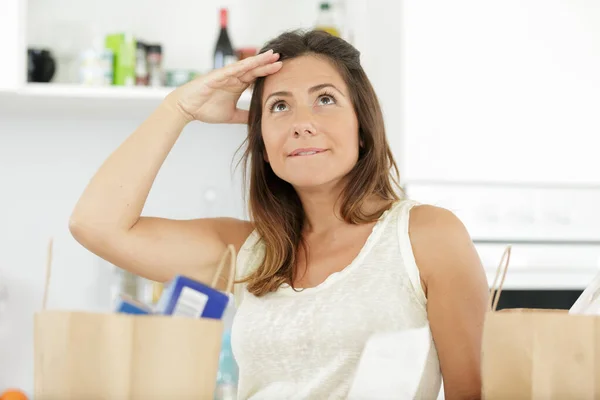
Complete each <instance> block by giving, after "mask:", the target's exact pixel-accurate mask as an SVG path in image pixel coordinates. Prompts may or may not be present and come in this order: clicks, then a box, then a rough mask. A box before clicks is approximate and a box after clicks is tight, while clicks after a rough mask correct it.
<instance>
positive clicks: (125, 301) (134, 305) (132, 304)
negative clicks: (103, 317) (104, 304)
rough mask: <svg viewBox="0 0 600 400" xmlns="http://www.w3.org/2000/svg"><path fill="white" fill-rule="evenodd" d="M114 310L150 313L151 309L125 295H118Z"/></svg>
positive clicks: (142, 313) (141, 313) (129, 312)
mask: <svg viewBox="0 0 600 400" xmlns="http://www.w3.org/2000/svg"><path fill="white" fill-rule="evenodd" d="M115 311H116V312H118V313H124V314H135V315H146V314H152V309H151V308H150V307H148V306H147V305H145V304H143V303H140V302H138V301H135V300H134V299H132V298H130V297H128V296H125V295H121V296H119V298H118V300H117V306H116V310H115Z"/></svg>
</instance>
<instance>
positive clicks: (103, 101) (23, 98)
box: [0, 83, 252, 117]
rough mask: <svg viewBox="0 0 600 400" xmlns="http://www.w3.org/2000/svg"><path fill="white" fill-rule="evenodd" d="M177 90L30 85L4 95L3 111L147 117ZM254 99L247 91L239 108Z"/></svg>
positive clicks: (0, 94)
mask: <svg viewBox="0 0 600 400" xmlns="http://www.w3.org/2000/svg"><path fill="white" fill-rule="evenodd" d="M174 89H175V88H172V87H161V88H151V87H140V86H132V87H124V86H106V87H93V86H81V85H74V84H73V85H69V84H55V83H28V84H25V85H23V86H21V87H20V88H18V89H16V90H12V91H2V92H0V111H6V112H8V113H10V114H14V113H21V112H24V113H30V112H31V111H35V112H36V113H37V114H44V113H50V114H60V115H65V116H69V115H70V116H77V115H80V116H83V115H90V114H92V115H102V116H106V117H121V116H128V115H130V116H143V115H147V114H148V112H150V111H151V109H153V108H154V107H156V106H158V105H159V104H160V102H161V101H162V100H163V99H164V98H165V97H166V96H167V95H168V94H169V93H170V92H171V91H173V90H174ZM251 96H252V91H251V90H246V91H245V92H244V93H243V94H242V96H241V97H240V99H239V101H238V107H240V108H243V109H246V110H247V109H248V108H249V107H250V99H251Z"/></svg>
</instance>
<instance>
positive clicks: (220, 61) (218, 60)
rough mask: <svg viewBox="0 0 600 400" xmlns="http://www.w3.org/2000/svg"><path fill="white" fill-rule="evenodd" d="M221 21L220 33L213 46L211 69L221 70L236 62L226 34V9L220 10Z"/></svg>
mask: <svg viewBox="0 0 600 400" xmlns="http://www.w3.org/2000/svg"><path fill="white" fill-rule="evenodd" d="M220 17H221V18H220V19H221V31H220V32H219V38H218V39H217V45H216V46H215V53H214V59H213V61H214V62H213V68H215V69H216V68H221V67H224V66H225V65H228V64H231V63H233V62H235V61H236V56H235V52H234V51H233V46H232V45H231V41H230V40H229V34H228V32H227V9H226V8H221V10H220Z"/></svg>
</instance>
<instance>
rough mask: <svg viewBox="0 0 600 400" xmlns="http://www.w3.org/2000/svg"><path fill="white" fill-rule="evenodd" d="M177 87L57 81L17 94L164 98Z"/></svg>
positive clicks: (243, 101) (244, 102)
mask: <svg viewBox="0 0 600 400" xmlns="http://www.w3.org/2000/svg"><path fill="white" fill-rule="evenodd" d="M174 89H175V88H173V87H161V88H152V87H144V86H82V85H69V84H55V83H28V84H26V85H24V86H23V87H22V88H21V89H18V90H17V94H18V95H21V96H27V97H56V98H78V99H113V100H119V99H123V100H136V99H140V100H144V99H146V100H162V99H164V98H165V97H166V96H167V95H168V94H169V93H171V91H173V90H174ZM251 96H252V92H251V90H246V91H245V92H244V93H242V96H241V97H240V100H239V102H238V105H239V106H240V107H242V106H246V108H247V106H248V105H249V104H250V98H251Z"/></svg>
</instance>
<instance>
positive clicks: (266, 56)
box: [215, 50, 279, 80]
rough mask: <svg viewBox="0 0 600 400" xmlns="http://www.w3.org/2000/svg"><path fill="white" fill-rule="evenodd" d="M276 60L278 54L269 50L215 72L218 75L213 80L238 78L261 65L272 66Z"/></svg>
mask: <svg viewBox="0 0 600 400" xmlns="http://www.w3.org/2000/svg"><path fill="white" fill-rule="evenodd" d="M277 59H279V54H277V53H273V50H269V51H266V52H264V53H261V54H258V55H256V56H252V57H248V58H246V59H244V60H242V61H239V62H237V63H234V64H230V65H228V66H226V67H224V68H222V69H220V70H217V71H218V73H217V76H216V77H215V78H216V79H218V80H219V79H223V78H225V77H233V76H235V77H240V76H242V75H244V74H245V73H247V72H248V71H250V70H253V69H255V68H258V67H261V66H263V65H268V64H272V63H274V62H275V61H277Z"/></svg>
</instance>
